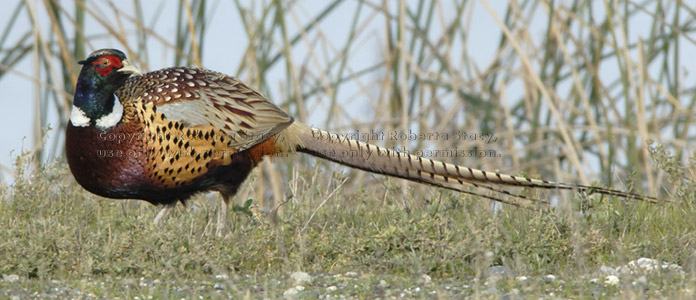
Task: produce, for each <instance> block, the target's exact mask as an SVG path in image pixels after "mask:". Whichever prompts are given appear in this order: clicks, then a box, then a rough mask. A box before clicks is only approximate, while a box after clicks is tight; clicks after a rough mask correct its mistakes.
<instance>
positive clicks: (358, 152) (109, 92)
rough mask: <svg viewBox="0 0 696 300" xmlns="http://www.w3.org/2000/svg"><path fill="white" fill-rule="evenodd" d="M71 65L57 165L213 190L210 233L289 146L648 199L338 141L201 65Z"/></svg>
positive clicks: (394, 169)
mask: <svg viewBox="0 0 696 300" xmlns="http://www.w3.org/2000/svg"><path fill="white" fill-rule="evenodd" d="M79 64H81V65H82V69H81V71H80V75H79V77H78V80H77V85H76V89H75V97H74V105H73V107H72V112H71V115H70V121H69V123H68V126H67V132H66V154H67V161H68V165H69V166H70V170H71V172H72V174H73V175H74V177H75V179H76V181H77V182H78V183H79V184H80V185H81V186H82V187H84V188H85V189H86V190H88V191H90V192H92V193H94V194H97V195H100V196H103V197H107V198H116V199H142V200H145V201H148V202H150V203H153V204H164V205H168V206H166V207H171V205H175V204H176V203H177V202H179V201H180V202H182V203H185V201H186V200H187V199H189V198H190V197H191V196H192V195H194V194H196V193H199V192H204V191H218V192H219V193H220V194H221V195H222V199H223V206H221V207H220V209H219V210H218V216H217V217H218V218H217V232H218V233H220V232H224V228H225V226H226V225H225V224H226V219H227V210H228V205H229V199H230V197H231V196H233V195H234V194H235V193H236V192H237V189H238V188H239V186H240V185H241V184H242V183H243V181H244V180H245V179H246V178H247V176H248V175H249V173H250V172H251V170H252V169H253V168H254V167H255V166H256V165H257V164H258V163H259V162H260V161H261V160H262V159H263V158H264V157H265V156H271V155H276V154H282V153H292V152H303V153H307V154H311V155H313V156H316V157H319V158H323V159H327V160H330V161H333V162H337V163H340V164H343V165H346V166H350V167H353V168H357V169H361V170H365V171H369V172H374V173H378V174H383V175H388V176H394V177H399V178H403V179H407V180H411V181H415V182H419V183H424V184H430V185H434V186H438V187H443V188H447V189H451V190H455V191H459V192H463V193H467V194H473V195H477V193H475V192H472V191H471V190H470V187H471V186H473V187H477V188H484V189H489V190H492V191H496V192H499V193H504V194H507V195H510V196H513V197H514V198H522V199H524V200H520V201H526V200H530V199H529V198H526V197H525V196H523V195H519V194H513V193H510V192H508V191H505V190H500V189H498V188H496V187H495V185H504V186H517V187H529V188H544V189H563V190H576V191H580V192H583V191H584V192H594V193H600V194H605V195H613V196H620V197H624V198H629V199H639V200H646V201H650V202H656V199H655V198H653V197H647V196H642V195H638V194H633V193H627V192H622V191H618V190H613V189H608V188H602V187H594V186H585V185H575V184H567V183H557V182H552V181H547V180H541V179H532V178H525V177H519V176H513V175H506V174H501V173H497V172H486V171H482V170H477V169H473V168H469V167H463V166H457V165H453V164H449V163H444V162H440V161H436V160H432V159H429V158H424V157H419V156H415V155H410V154H404V153H400V152H397V151H394V150H390V149H386V148H383V147H380V146H376V145H371V144H368V143H364V142H360V141H355V140H350V139H346V138H344V137H342V136H340V135H337V134H332V133H329V132H326V131H324V130H320V129H315V128H310V127H308V126H307V125H304V124H302V123H300V122H297V121H295V120H294V119H293V118H292V117H291V116H289V115H288V114H287V113H285V112H284V111H282V110H281V109H280V108H278V107H277V106H276V105H274V104H273V103H272V102H270V101H269V100H268V99H267V98H266V97H264V96H263V95H262V94H261V93H260V92H258V91H256V90H255V89H253V88H251V87H249V86H247V85H246V84H244V83H243V82H241V81H239V80H238V79H236V78H234V77H231V76H227V75H224V74H221V73H218V72H214V71H210V70H205V69H199V68H184V67H178V68H167V69H162V70H158V71H153V72H149V73H146V74H141V73H140V71H138V69H137V68H136V67H134V66H133V65H131V64H130V63H129V62H128V60H127V59H126V55H125V54H124V53H123V52H121V51H119V50H115V49H102V50H98V51H95V52H93V53H91V54H90V55H89V57H87V59H86V60H84V61H80V62H79ZM479 196H482V197H484V198H488V199H490V200H495V201H500V202H503V203H509V204H513V205H514V204H519V203H518V202H514V201H510V200H505V199H503V198H496V197H493V196H488V195H483V194H479ZM164 211H165V210H162V212H164ZM161 216H162V213H160V214H159V215H158V216H157V218H156V220H159V219H160V218H161Z"/></svg>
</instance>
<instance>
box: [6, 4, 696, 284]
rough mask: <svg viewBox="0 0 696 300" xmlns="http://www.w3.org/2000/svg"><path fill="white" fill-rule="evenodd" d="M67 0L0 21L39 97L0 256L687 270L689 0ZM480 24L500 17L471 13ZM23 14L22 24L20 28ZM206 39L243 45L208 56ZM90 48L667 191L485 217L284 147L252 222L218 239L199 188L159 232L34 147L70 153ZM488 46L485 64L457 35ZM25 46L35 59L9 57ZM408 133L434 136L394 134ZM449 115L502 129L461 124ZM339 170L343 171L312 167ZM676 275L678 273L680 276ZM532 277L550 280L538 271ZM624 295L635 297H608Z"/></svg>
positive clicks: (47, 275)
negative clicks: (76, 97)
mask: <svg viewBox="0 0 696 300" xmlns="http://www.w3.org/2000/svg"><path fill="white" fill-rule="evenodd" d="M385 3H386V4H385ZM74 4H75V5H74V6H72V5H71V4H66V3H65V2H58V3H56V2H54V1H44V2H36V1H17V3H16V4H15V3H13V4H12V5H13V6H11V9H13V10H14V11H16V12H17V13H16V14H13V16H16V18H11V19H9V20H5V21H3V22H5V27H4V29H2V31H0V80H5V77H6V76H20V77H22V78H27V79H29V80H33V81H34V82H35V91H32V93H33V95H34V96H31V95H29V94H28V95H27V97H28V98H29V97H33V98H32V99H33V101H34V102H35V108H36V111H35V114H34V115H35V117H34V118H33V120H32V122H33V124H34V125H33V126H34V128H35V129H36V130H35V132H34V138H33V149H32V151H31V152H30V154H27V155H24V156H22V157H20V158H18V159H19V160H21V161H22V162H21V163H19V164H18V165H17V167H16V168H15V172H19V173H17V177H16V178H17V179H16V182H15V185H13V186H11V187H6V186H2V190H3V195H4V199H3V202H2V211H1V212H0V218H1V219H2V222H1V224H7V227H6V230H3V233H2V235H3V236H2V238H0V240H2V241H4V242H2V243H0V249H1V250H3V251H2V252H3V253H9V254H8V255H6V256H5V257H4V258H3V261H1V262H0V268H2V269H0V272H1V273H17V274H21V275H22V276H25V277H27V278H37V279H41V280H49V279H52V278H62V279H64V280H75V279H77V278H81V277H82V276H87V277H90V278H91V277H92V276H116V277H125V278H130V277H140V276H144V277H148V278H170V279H172V280H174V281H187V280H196V279H197V278H201V276H202V277H206V276H209V275H210V274H218V273H228V272H233V273H239V274H246V275H250V274H252V277H254V276H257V275H256V274H267V275H268V276H270V278H273V276H281V277H282V276H283V274H286V273H287V272H290V271H294V270H297V269H302V270H305V271H314V272H325V273H340V272H345V271H346V270H358V271H359V272H365V273H386V274H396V275H398V276H406V277H408V276H411V274H430V275H431V276H434V277H435V278H439V279H444V278H456V280H459V281H460V282H471V281H470V280H472V278H480V277H481V276H482V275H481V273H483V272H484V271H485V270H486V268H487V267H488V266H490V265H496V264H502V265H506V266H509V267H511V268H513V269H515V270H517V271H518V272H521V273H524V274H533V275H535V276H541V275H543V274H545V273H556V274H560V275H562V276H565V278H567V279H566V280H567V282H568V284H566V285H565V286H564V287H563V288H559V291H561V292H562V293H560V294H559V295H573V293H574V292H581V294H584V295H587V297H591V295H592V292H590V290H591V287H589V286H587V285H586V284H585V283H586V282H587V281H586V280H585V279H584V278H581V277H582V276H585V275H587V276H591V274H592V272H594V271H596V268H597V267H598V266H599V265H601V264H603V263H613V264H619V263H622V262H626V261H628V260H631V259H635V258H637V257H641V256H647V257H652V258H657V259H663V260H666V261H671V262H674V263H679V264H681V265H683V266H684V267H685V268H687V269H688V270H692V269H693V264H694V257H693V253H692V252H691V251H690V250H689V249H690V248H693V247H690V245H693V244H694V236H693V232H696V231H694V228H693V225H692V224H691V223H693V222H689V221H691V220H692V216H693V206H692V203H693V199H692V198H693V195H694V193H693V176H692V173H693V171H692V170H693V167H692V165H691V163H692V161H693V160H692V154H691V153H692V148H693V142H692V141H693V140H694V136H693V133H691V132H690V131H689V128H691V127H693V126H692V123H691V122H693V117H692V116H693V115H694V113H693V109H694V103H696V94H695V92H696V88H695V87H694V85H695V84H696V83H694V80H693V79H692V78H690V77H689V73H693V70H692V69H693V66H692V64H689V62H690V57H689V54H690V53H693V52H694V48H695V47H696V41H694V38H693V36H694V34H693V32H694V24H693V20H694V18H693V16H694V14H695V9H694V8H693V7H691V6H689V5H690V4H687V3H686V2H684V1H643V2H640V3H637V2H635V1H603V2H602V1H599V2H598V1H573V2H572V3H562V4H558V3H556V2H553V1H552V2H549V1H522V2H517V1H512V2H510V3H508V6H507V7H502V8H501V7H491V6H493V5H494V3H492V1H486V0H484V1H412V2H409V3H404V4H401V3H398V2H380V1H355V2H344V1H338V0H336V1H331V2H322V3H321V7H312V8H308V7H306V5H307V4H306V3H305V2H301V1H297V2H295V1H285V2H284V1H265V2H256V1H254V2H252V4H247V3H241V2H239V1H236V2H234V3H233V4H232V6H231V8H230V7H229V6H224V7H226V10H221V9H220V8H219V7H218V5H221V6H220V7H223V5H222V4H221V3H217V2H209V1H203V0H188V1H180V2H179V3H177V4H174V3H172V2H166V4H165V2H162V4H161V5H165V6H171V5H174V7H172V9H170V10H160V9H159V8H158V9H156V10H152V9H148V8H147V7H141V4H139V3H138V2H137V1H136V2H134V4H133V3H130V2H129V3H128V4H125V3H124V2H122V1H121V2H108V1H75V3H74ZM119 5H123V6H119ZM157 5H160V4H157ZM162 11H174V12H176V14H175V17H174V18H172V17H170V16H163V15H161V12H162ZM482 16H483V17H482ZM216 18H230V19H235V20H238V22H239V24H240V25H239V28H242V29H241V30H240V31H238V32H240V34H237V35H235V34H224V33H226V31H224V30H222V33H221V29H220V28H215V27H211V25H210V24H214V23H213V20H215V19H216ZM42 20H50V22H48V24H50V26H43V25H41V24H44V23H42V22H44V21H42ZM336 20H347V21H345V22H344V23H341V24H337V23H336ZM482 20H483V21H485V22H489V23H487V24H491V25H487V26H490V27H491V28H493V29H491V30H482V29H481V26H482V25H481V24H480V23H479V22H482ZM23 21H25V22H27V23H29V24H31V27H29V28H23V27H21V26H20V25H17V24H21V23H22V22H23ZM163 23H164V24H165V25H166V26H165V28H166V27H167V26H169V27H168V28H173V30H167V29H164V30H163V29H162V27H161V24H163ZM235 32H237V31H235ZM336 32H341V34H336ZM481 32H484V33H485V35H484V36H481ZM211 40H212V41H215V40H217V41H226V43H227V44H229V45H233V46H234V47H235V50H236V51H239V53H241V54H240V55H239V56H235V57H230V56H226V57H207V56H206V53H209V51H208V50H209V48H207V47H211V46H210V45H211V43H212V42H211ZM97 45H113V46H114V47H117V48H120V49H123V50H124V51H126V52H127V54H128V55H129V57H130V59H131V60H132V61H134V62H135V63H136V64H137V65H139V66H140V67H141V68H142V69H145V70H147V69H149V68H151V67H152V66H155V65H159V64H160V63H161V60H162V57H165V58H167V59H170V58H171V60H172V61H171V62H169V63H167V64H168V65H195V66H198V65H203V66H205V67H208V68H211V69H217V68H216V65H217V64H216V62H218V61H220V60H233V61H234V62H235V63H236V65H237V66H238V68H237V70H236V71H234V72H231V71H228V73H231V75H235V76H238V77H239V78H241V79H243V80H244V81H246V82H247V83H249V84H250V85H252V86H256V87H259V88H260V89H261V90H262V91H264V93H265V94H267V95H268V96H269V98H271V99H273V101H274V102H275V103H277V104H278V105H280V106H281V107H282V108H284V109H285V110H287V111H288V112H290V113H291V114H292V115H294V116H295V117H296V118H297V119H298V120H300V121H303V122H307V123H310V124H313V125H315V126H318V127H323V128H326V129H329V130H333V131H336V132H341V133H354V132H355V130H359V131H360V132H362V133H365V132H370V131H375V132H377V133H381V132H382V133H385V136H384V138H382V139H379V140H376V141H373V142H375V143H377V144H380V145H382V146H388V147H396V148H399V149H401V147H404V149H408V150H411V151H416V150H426V149H429V150H437V149H439V150H451V149H457V150H463V151H469V150H494V151H496V153H500V154H501V156H500V157H486V158H471V157H436V158H438V159H442V160H445V161H448V162H452V163H458V164H462V165H467V166H471V167H478V168H483V169H500V170H501V171H505V172H510V173H524V174H531V175H534V176H539V177H544V178H547V179H552V180H557V181H569V182H578V183H584V184H588V183H593V182H594V183H599V184H601V185H605V186H612V187H615V188H618V189H624V190H634V191H637V192H641V193H646V194H650V195H658V196H659V197H661V198H669V199H673V200H676V204H674V205H671V206H650V205H645V204H642V203H631V202H621V201H619V202H608V201H605V200H606V199H603V200H600V199H595V198H592V199H584V198H580V199H579V198H578V197H579V196H577V195H563V197H565V198H569V199H571V200H572V201H570V202H569V203H570V204H569V205H568V208H567V209H565V208H564V210H563V211H561V212H557V213H549V214H545V213H540V212H533V211H525V210H522V211H518V210H514V209H507V208H506V209H504V210H502V211H500V212H499V213H497V214H494V213H492V212H491V211H490V209H489V206H488V203H485V202H484V201H482V200H481V199H472V198H471V197H467V196H462V195H455V194H450V193H449V192H445V191H440V190H435V189H431V188H426V187H420V186H416V185H411V184H408V185H407V184H405V183H402V182H401V181H398V180H387V179H383V178H382V177H374V176H371V175H369V174H366V173H363V172H358V171H349V170H344V169H342V168H340V169H336V168H335V167H333V166H331V165H329V164H325V163H322V162H317V163H316V164H315V163H313V161H310V160H308V159H306V158H302V157H294V159H292V160H277V161H276V162H275V165H276V166H277V167H278V168H273V167H271V166H269V165H267V166H264V167H262V168H258V169H259V171H258V172H257V174H256V175H255V180H254V182H253V183H254V184H253V185H250V187H249V188H248V189H249V190H252V192H250V193H248V194H250V195H251V196H248V197H249V198H253V199H257V201H256V202H257V203H258V202H260V201H259V199H274V201H271V202H270V203H268V204H265V205H264V206H265V207H266V209H267V210H271V211H276V212H277V217H278V218H272V217H268V218H267V217H257V219H256V221H254V222H251V221H250V219H249V218H248V217H245V216H244V215H243V214H240V215H238V216H236V217H235V218H236V220H234V221H235V223H236V224H237V228H236V229H235V231H234V232H233V234H232V235H231V236H229V237H228V238H227V239H222V240H220V239H215V238H212V237H211V236H210V235H209V231H210V226H209V224H208V221H209V219H210V216H211V215H212V213H211V212H210V211H211V209H212V208H211V207H210V203H209V202H208V201H206V200H203V199H197V200H194V201H193V203H194V205H193V208H192V209H190V210H187V211H186V212H184V211H183V210H179V211H178V213H177V214H176V215H175V216H174V217H173V218H172V219H171V220H170V221H169V222H167V224H166V225H165V226H164V227H162V228H153V227H152V226H150V223H149V222H150V220H151V218H152V215H153V214H154V213H155V211H154V208H152V207H150V206H148V205H143V204H141V203H140V202H137V201H134V202H131V201H125V202H124V201H110V200H104V199H98V198H96V197H94V196H91V195H89V194H87V193H86V192H84V191H82V190H81V189H80V188H79V187H77V186H76V185H75V184H74V183H72V182H71V181H70V180H69V178H71V176H70V175H69V174H68V172H67V171H66V169H65V167H64V166H63V165H62V164H60V163H57V164H54V163H53V162H51V161H49V162H48V164H49V165H47V166H42V164H41V162H45V161H46V159H45V158H46V157H55V156H61V154H62V152H63V146H62V145H63V144H62V134H63V132H64V129H65V126H66V122H67V116H68V113H69V109H70V105H71V101H72V92H73V89H74V83H75V80H76V78H77V72H78V71H79V70H78V65H77V64H76V61H77V60H81V59H83V58H84V57H85V56H86V55H87V54H88V53H89V52H90V51H92V50H94V49H95V48H96V47H101V46H97ZM490 45H493V47H491V49H492V50H491V51H490V53H487V54H488V57H489V60H481V59H480V55H481V54H480V53H478V52H477V51H473V50H472V49H474V48H478V47H487V46H490ZM685 54H686V56H684V55H685ZM23 61H31V62H32V66H34V69H32V70H29V71H24V70H20V69H17V68H16V67H17V66H18V65H20V63H21V62H23ZM217 70H219V69H217ZM219 71H223V70H219ZM27 101H29V100H27ZM49 108H50V109H49ZM51 115H55V116H57V118H58V119H59V120H60V121H59V122H58V123H55V124H50V125H51V127H53V128H54V130H53V131H51V132H54V133H56V134H57V135H58V138H56V139H54V140H55V141H56V142H55V143H54V144H45V143H44V140H45V139H44V132H43V130H42V129H43V128H46V127H47V126H48V125H49V124H47V123H46V122H47V121H46V120H47V119H48V117H49V116H51ZM409 130H410V131H411V132H416V133H425V134H432V133H440V134H442V133H445V134H448V138H444V139H443V138H440V139H437V140H433V139H415V140H409V139H401V138H398V137H399V136H398V135H397V136H396V137H397V139H389V137H390V136H392V135H391V134H392V133H406V134H408V133H409ZM457 131H459V132H462V133H463V132H466V133H474V134H479V133H480V134H489V135H493V136H494V137H495V140H490V141H489V140H481V139H474V140H469V139H464V138H454V133H455V132H457ZM407 136H408V135H407ZM650 143H653V145H656V146H655V147H653V148H649V147H648V144H650ZM27 159H29V160H30V161H33V165H32V166H31V167H28V165H27V164H25V163H24V161H25V160H27ZM306 162H310V163H309V164H303V163H306ZM315 165H317V166H316V167H315ZM327 169H328V170H327ZM333 170H338V174H341V175H336V176H338V178H334V177H335V176H334V177H331V178H327V176H325V174H330V172H331V171H333ZM343 172H346V173H345V174H344V173H343ZM321 174H324V175H321ZM344 176H345V177H344ZM56 182H60V184H55V183H56ZM344 182H345V183H344ZM405 187H407V188H408V189H406V188H405ZM254 191H255V192H254ZM268 191H273V192H268ZM411 191H412V192H411ZM541 196H543V197H547V196H548V197H552V196H556V195H545V194H544V195H541ZM243 198H246V197H243ZM259 205H260V204H259ZM278 208H279V209H278ZM274 220H275V221H274ZM487 253H488V254H487ZM490 253H492V255H490ZM588 274H589V275H588ZM257 277H258V278H264V279H263V280H269V281H268V282H270V281H271V279H268V278H267V277H265V276H257ZM257 277H254V278H257ZM689 278H690V277H689ZM573 279H578V280H579V281H574V280H573ZM660 280H662V281H659V283H656V284H658V285H660V284H662V285H660V286H661V287H664V286H667V285H668V282H669V281H668V279H660ZM679 280H681V281H679ZM679 280H677V281H678V282H677V284H676V285H675V286H677V287H679V286H680V285H679V284H682V285H685V284H688V283H689V282H691V281H690V280H691V279H685V278H682V279H679ZM117 286H118V284H114V289H117ZM508 288H510V289H512V288H518V287H516V286H515V285H514V284H513V283H510V285H508ZM536 288H537V287H536V286H535V289H533V291H534V292H535V293H536V294H543V292H540V291H543V290H544V289H545V288H548V287H545V286H543V285H540V286H538V290H537V289H536ZM624 288H625V289H624ZM244 291H245V290H244V289H241V290H240V291H239V292H240V294H238V295H243V294H244ZM619 291H629V292H631V293H633V290H631V289H630V287H622V288H621V289H618V290H616V291H613V292H614V293H617V292H619ZM677 291H678V290H677ZM472 293H473V292H472ZM535 293H532V294H531V295H536V294H535ZM608 293H610V294H611V293H612V291H610V290H609V291H608ZM636 293H638V294H640V293H643V291H641V292H636ZM131 295H135V294H131ZM184 295H185V296H193V295H195V294H184ZM674 295H677V296H678V295H681V294H679V293H678V292H677V293H676V294H674ZM166 296H176V295H171V294H167V295H166ZM358 296H360V295H358Z"/></svg>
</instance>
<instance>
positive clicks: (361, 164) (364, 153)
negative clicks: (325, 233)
mask: <svg viewBox="0 0 696 300" xmlns="http://www.w3.org/2000/svg"><path fill="white" fill-rule="evenodd" d="M287 131H288V133H286V135H288V136H290V137H292V138H293V139H295V142H294V143H295V145H297V146H296V147H295V148H296V149H295V150H297V151H299V152H304V153H308V154H311V155H314V156H317V157H320V158H324V159H327V160H330V161H334V162H337V163H340V164H343V165H347V166H349V167H353V168H358V169H361V170H365V171H369V172H374V173H378V174H384V175H388V176H394V177H399V178H403V179H407V180H411V181H415V182H420V183H426V184H431V185H436V186H440V187H444V188H447V189H451V190H455V191H459V192H463V193H467V194H472V192H470V191H469V190H468V189H467V188H466V186H467V185H470V186H473V187H478V188H484V189H488V190H491V191H494V192H497V193H501V194H504V195H507V196H511V197H514V198H518V199H523V200H526V201H535V199H532V198H529V197H525V196H523V195H519V194H515V193H511V192H508V191H505V190H500V189H497V188H494V187H491V186H489V185H490V184H495V185H502V186H516V187H528V188H539V189H555V190H575V191H578V192H582V193H588V194H592V193H598V194H603V195H609V196H618V197H622V198H626V199H635V200H641V201H647V202H651V203H660V201H658V199H656V198H654V197H649V196H643V195H639V194H634V193H629V192H623V191H618V190H613V189H609V188H603V187H596V186H587V185H579V184H568V183H560V182H553V181H548V180H543V179H534V178H527V177H520V176H514V175H507V174H502V173H498V172H487V171H483V170H478V169H474V168H469V167H463V166H458V165H454V164H449V163H445V162H441V161H436V160H432V159H430V158H425V157H420V156H416V155H410V154H404V153H400V152H397V151H393V150H390V149H387V148H383V147H380V146H376V145H372V144H368V143H364V142H360V141H356V140H350V139H348V138H346V137H343V136H341V135H338V134H334V133H329V132H327V131H324V130H320V129H315V128H310V127H308V126H306V125H303V124H300V123H297V122H295V123H294V124H292V126H290V127H288V130H287ZM473 194H474V195H477V196H482V197H484V198H489V199H491V200H494V201H498V202H503V203H507V204H512V203H508V202H510V201H506V200H503V199H498V198H495V197H489V196H484V195H481V194H476V193H473ZM537 201H538V200H537ZM542 202H543V203H546V204H548V201H542Z"/></svg>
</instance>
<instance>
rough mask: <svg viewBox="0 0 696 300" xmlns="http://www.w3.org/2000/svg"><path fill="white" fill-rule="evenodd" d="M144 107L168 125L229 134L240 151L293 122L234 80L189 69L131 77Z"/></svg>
mask: <svg viewBox="0 0 696 300" xmlns="http://www.w3.org/2000/svg"><path fill="white" fill-rule="evenodd" d="M133 79H134V81H133V83H134V84H136V83H135V82H147V85H145V86H142V87H141V88H142V89H144V90H143V91H142V95H143V98H144V100H145V101H146V102H154V104H155V106H156V108H157V111H158V112H161V113H163V114H164V115H165V117H166V118H167V119H169V120H174V121H180V122H182V123H183V124H184V125H186V126H190V127H195V126H198V125H205V126H213V127H215V128H218V129H220V130H222V131H223V132H224V133H225V134H227V135H229V137H230V138H231V141H230V143H229V146H230V147H232V148H234V149H237V150H239V151H242V150H245V149H248V148H250V147H252V146H254V145H256V144H258V143H260V142H263V141H265V140H266V139H268V138H269V137H270V136H273V135H275V134H277V133H278V132H280V131H281V130H283V129H285V128H286V127H288V126H289V125H290V124H291V123H292V122H293V118H292V117H291V116H289V115H288V114H287V113H285V112H284V111H282V110H281V109H280V108H278V107H277V106H276V105H275V104H273V103H272V102H270V101H269V100H268V99H266V97H264V96H263V95H262V94H261V93H260V92H258V91H256V90H254V89H253V88H251V87H249V86H247V85H246V84H244V83H242V82H241V81H239V80H237V79H236V78H234V77H231V76H227V75H224V74H222V73H218V72H213V71H209V70H203V69H193V68H171V69H163V70H159V71H155V72H150V73H147V74H144V75H142V76H139V77H135V78H133Z"/></svg>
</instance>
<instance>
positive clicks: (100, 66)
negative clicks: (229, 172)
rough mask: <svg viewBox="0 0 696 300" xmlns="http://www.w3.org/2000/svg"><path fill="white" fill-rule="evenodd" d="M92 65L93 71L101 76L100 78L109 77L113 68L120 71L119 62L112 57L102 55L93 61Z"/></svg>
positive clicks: (116, 58)
mask: <svg viewBox="0 0 696 300" xmlns="http://www.w3.org/2000/svg"><path fill="white" fill-rule="evenodd" d="M93 65H94V69H96V70H97V72H99V74H102V76H106V75H109V73H111V71H112V70H113V69H114V68H115V69H120V68H121V66H122V64H121V60H120V59H118V57H116V56H113V55H104V56H102V57H99V58H98V59H97V60H95V61H94V63H93Z"/></svg>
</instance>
